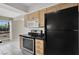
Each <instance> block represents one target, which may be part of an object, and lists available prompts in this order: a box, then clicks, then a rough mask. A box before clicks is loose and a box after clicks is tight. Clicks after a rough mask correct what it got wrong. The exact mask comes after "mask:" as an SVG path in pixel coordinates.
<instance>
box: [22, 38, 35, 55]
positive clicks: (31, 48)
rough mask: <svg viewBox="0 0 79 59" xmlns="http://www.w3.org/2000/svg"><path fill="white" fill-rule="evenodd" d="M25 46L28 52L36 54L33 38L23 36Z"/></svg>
mask: <svg viewBox="0 0 79 59" xmlns="http://www.w3.org/2000/svg"><path fill="white" fill-rule="evenodd" d="M23 48H24V49H25V50H27V51H28V52H30V53H32V54H34V39H32V38H26V37H24V38H23Z"/></svg>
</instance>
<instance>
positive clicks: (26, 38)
mask: <svg viewBox="0 0 79 59" xmlns="http://www.w3.org/2000/svg"><path fill="white" fill-rule="evenodd" d="M24 39H26V40H33V39H31V38H24Z"/></svg>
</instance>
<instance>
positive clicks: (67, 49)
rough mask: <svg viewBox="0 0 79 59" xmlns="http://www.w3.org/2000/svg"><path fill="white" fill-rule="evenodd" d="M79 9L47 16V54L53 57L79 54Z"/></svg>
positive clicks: (70, 9)
mask: <svg viewBox="0 0 79 59" xmlns="http://www.w3.org/2000/svg"><path fill="white" fill-rule="evenodd" d="M77 12H78V8H77V7H72V8H68V9H65V10H62V11H58V12H56V13H50V14H46V15H45V20H46V26H45V34H46V36H45V39H46V40H45V41H46V46H45V51H46V52H45V53H46V54H49V55H50V54H52V55H55V54H56V55H63V54H65V55H68V54H69V55H72V54H77V49H78V13H77Z"/></svg>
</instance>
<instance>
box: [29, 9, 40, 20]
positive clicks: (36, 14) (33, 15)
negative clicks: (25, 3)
mask: <svg viewBox="0 0 79 59" xmlns="http://www.w3.org/2000/svg"><path fill="white" fill-rule="evenodd" d="M35 18H37V19H38V20H39V11H37V12H33V13H31V14H29V20H34V19H35Z"/></svg>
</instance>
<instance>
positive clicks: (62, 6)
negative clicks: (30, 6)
mask: <svg viewBox="0 0 79 59" xmlns="http://www.w3.org/2000/svg"><path fill="white" fill-rule="evenodd" d="M73 6H77V3H61V4H57V5H55V6H51V7H48V8H47V12H46V13H51V12H56V11H58V10H62V9H66V8H69V7H73Z"/></svg>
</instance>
